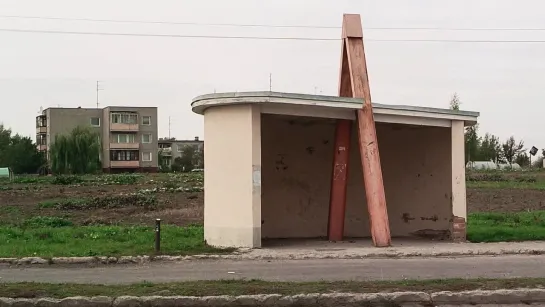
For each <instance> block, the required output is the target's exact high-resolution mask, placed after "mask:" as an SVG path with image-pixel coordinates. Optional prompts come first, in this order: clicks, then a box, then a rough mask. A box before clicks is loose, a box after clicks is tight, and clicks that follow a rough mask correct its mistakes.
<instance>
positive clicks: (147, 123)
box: [142, 116, 151, 126]
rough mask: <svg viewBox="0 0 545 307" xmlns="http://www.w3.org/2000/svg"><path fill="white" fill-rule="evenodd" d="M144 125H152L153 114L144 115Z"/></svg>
mask: <svg viewBox="0 0 545 307" xmlns="http://www.w3.org/2000/svg"><path fill="white" fill-rule="evenodd" d="M142 125H146V126H149V125H151V116H142Z"/></svg>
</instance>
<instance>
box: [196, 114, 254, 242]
mask: <svg viewBox="0 0 545 307" xmlns="http://www.w3.org/2000/svg"><path fill="white" fill-rule="evenodd" d="M204 136H205V140H206V142H205V148H204V172H205V175H204V237H205V240H206V242H207V243H208V244H209V245H212V246H219V247H261V112H260V108H259V106H256V105H238V106H219V107H212V108H209V109H207V110H206V111H205V112H204Z"/></svg>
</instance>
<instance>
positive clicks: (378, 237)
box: [328, 14, 391, 247]
mask: <svg viewBox="0 0 545 307" xmlns="http://www.w3.org/2000/svg"><path fill="white" fill-rule="evenodd" d="M342 33H343V34H342V38H343V39H342V41H343V44H342V56H341V72H340V82H339V83H340V86H339V96H345V97H355V98H363V105H362V109H360V110H358V111H357V122H358V136H359V142H358V143H359V146H360V153H361V163H362V169H363V181H364V185H365V194H366V197H367V207H368V211H369V221H370V223H371V235H372V237H373V243H374V245H375V246H377V247H386V246H390V244H391V237H390V226H389V222H388V211H387V208H386V197H385V192H384V184H383V179H382V169H381V166H380V156H379V151H378V142H377V134H376V127H375V120H374V117H373V107H372V104H371V91H370V87H369V78H368V76H367V65H366V61H365V52H364V48H363V31H362V28H361V18H360V16H359V15H353V14H345V15H344V16H343V32H342ZM345 126H346V123H344V121H338V123H337V129H336V131H337V132H336V139H335V156H334V170H333V177H332V184H331V198H330V216H329V230H328V235H329V238H330V240H334V239H336V240H339V237H340V239H342V236H343V232H344V218H345V207H346V184H347V182H346V180H347V170H348V153H346V154H345V155H341V154H338V151H339V148H340V147H341V146H342V145H343V144H344V143H345V141H344V140H346V139H350V130H349V129H346V128H344V127H345ZM346 148H349V147H346ZM339 165H340V166H339ZM340 167H344V172H343V174H342V176H338V175H337V176H336V174H338V169H339V168H340Z"/></svg>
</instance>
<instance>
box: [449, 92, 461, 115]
mask: <svg viewBox="0 0 545 307" xmlns="http://www.w3.org/2000/svg"><path fill="white" fill-rule="evenodd" d="M461 104H462V103H461V102H460V97H458V94H457V93H454V94H453V95H452V98H451V99H450V104H449V105H450V109H451V110H457V111H458V110H460V105H461Z"/></svg>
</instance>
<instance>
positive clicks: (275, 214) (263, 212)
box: [191, 92, 479, 248]
mask: <svg viewBox="0 0 545 307" xmlns="http://www.w3.org/2000/svg"><path fill="white" fill-rule="evenodd" d="M191 105H192V108H193V111H194V112H195V113H198V114H202V115H204V136H205V140H206V142H205V151H204V161H205V163H204V164H205V177H204V191H205V204H204V231H205V240H206V242H207V243H208V244H210V245H213V246H222V247H252V248H256V247H261V243H262V239H280V238H282V239H283V238H321V237H325V236H326V235H327V229H328V215H329V197H330V188H331V179H332V176H333V175H334V174H333V155H334V138H335V122H336V120H337V119H349V120H354V125H356V122H355V110H357V109H358V108H361V106H362V99H355V98H343V97H332V96H317V95H305V94H291V93H276V92H241V93H218V94H209V95H203V96H199V97H196V98H195V99H193V102H192V104H191ZM373 112H374V117H375V122H376V129H377V139H378V143H379V150H380V159H381V165H382V171H383V178H384V186H385V192H386V201H387V208H388V217H389V221H390V228H391V234H392V236H393V237H394V241H395V238H396V237H410V236H418V235H425V236H428V235H429V236H434V235H440V234H443V235H445V236H446V239H451V240H454V241H462V240H465V220H466V186H465V163H464V127H466V126H471V125H474V124H476V123H477V117H478V116H479V113H477V112H468V111H454V110H448V109H436V108H425V107H413V106H398V105H384V104H373ZM353 131H354V132H353V133H352V145H351V146H350V163H349V165H350V169H349V170H348V187H347V199H346V217H345V226H344V227H345V228H344V229H345V230H344V235H345V236H346V237H355V238H359V237H369V236H370V228H369V221H368V213H367V206H366V198H365V189H364V185H363V180H362V178H363V175H362V169H361V163H360V162H359V161H360V153H359V146H357V138H358V135H357V133H356V132H355V131H357V130H356V128H355V127H354V129H353Z"/></svg>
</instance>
